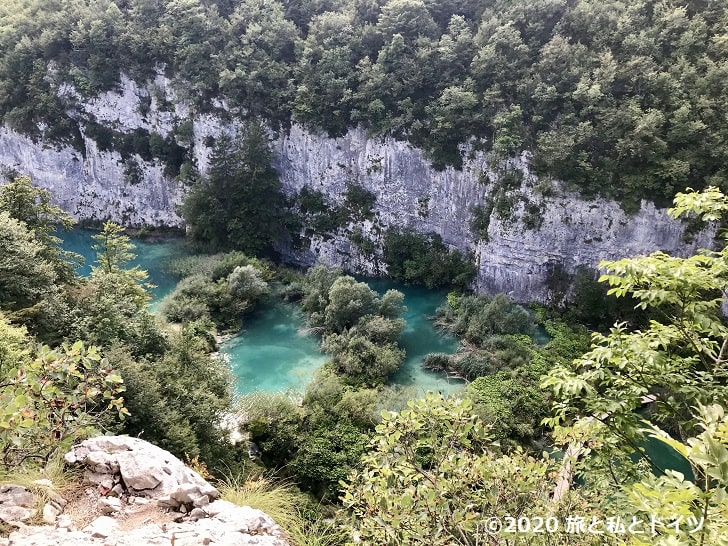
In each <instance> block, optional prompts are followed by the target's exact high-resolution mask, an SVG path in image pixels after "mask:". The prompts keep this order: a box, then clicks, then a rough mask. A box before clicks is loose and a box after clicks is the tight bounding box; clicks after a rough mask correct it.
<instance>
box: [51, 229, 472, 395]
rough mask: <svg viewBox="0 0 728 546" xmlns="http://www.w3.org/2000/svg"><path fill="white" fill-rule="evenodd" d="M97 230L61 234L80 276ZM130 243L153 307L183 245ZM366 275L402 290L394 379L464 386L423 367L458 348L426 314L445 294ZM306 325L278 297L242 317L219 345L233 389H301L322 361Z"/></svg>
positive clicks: (92, 255) (168, 285) (375, 283)
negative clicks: (400, 355) (79, 261)
mask: <svg viewBox="0 0 728 546" xmlns="http://www.w3.org/2000/svg"><path fill="white" fill-rule="evenodd" d="M95 234H96V232H94V231H90V230H86V229H74V230H71V231H68V232H61V233H59V237H61V238H62V239H63V240H64V243H63V247H64V248H65V249H66V250H70V251H72V252H76V253H78V254H80V255H82V256H83V257H84V258H85V260H86V263H85V265H84V266H83V268H81V269H80V270H79V273H80V274H81V275H85V276H87V275H90V274H91V265H92V264H93V263H94V261H95V260H96V252H95V251H94V250H93V248H92V245H93V239H92V237H93V235H95ZM133 242H134V244H135V245H136V250H135V252H136V254H137V259H136V260H135V261H134V262H133V264H132V265H139V267H141V268H142V269H144V270H146V271H147V273H148V274H149V282H150V283H151V284H153V285H155V288H154V289H153V290H152V296H153V300H152V309H154V307H155V305H156V304H158V303H159V301H160V300H161V299H162V298H163V297H164V296H166V295H167V294H169V293H170V292H171V291H172V290H173V289H174V287H175V285H176V283H177V279H176V278H175V277H174V276H173V275H171V274H170V273H169V272H168V271H167V269H166V266H167V264H168V263H169V262H170V261H171V260H173V259H175V258H178V257H180V256H183V255H184V252H185V246H184V244H183V243H182V241H181V240H180V239H170V240H163V241H153V242H148V241H139V240H134V241H133ZM364 280H366V282H368V283H369V285H370V286H371V287H372V288H373V289H374V290H377V291H378V292H380V293H384V292H385V291H386V290H388V289H390V288H394V289H397V290H400V291H401V292H403V293H404V295H405V300H404V303H405V305H406V306H407V312H406V313H405V315H404V318H405V320H406V321H407V328H406V330H405V331H404V333H403V334H402V346H403V347H404V348H405V350H406V351H407V359H406V361H405V363H404V365H403V366H402V368H401V370H400V371H399V372H398V373H397V374H396V375H395V376H394V377H393V378H392V382H394V383H396V384H399V385H403V386H407V387H411V388H412V391H413V395H415V393H419V394H422V393H424V392H426V391H428V390H433V391H440V392H442V393H443V394H449V393H452V392H455V391H457V390H459V389H460V388H462V386H463V384H464V383H463V382H461V381H456V380H449V381H448V379H447V378H446V376H445V375H444V374H440V373H432V372H428V371H426V370H423V369H422V367H421V363H422V359H423V358H424V356H425V355H426V354H428V353H434V352H442V353H453V352H455V351H456V350H457V347H458V342H457V340H456V339H455V338H454V337H452V336H449V335H446V334H444V333H442V332H439V331H437V330H436V329H435V328H434V327H433V325H432V323H431V322H430V321H429V320H428V318H427V317H428V316H430V315H432V314H433V313H434V312H435V309H436V308H437V307H438V306H439V305H441V304H442V302H443V301H444V300H445V293H444V292H437V291H432V290H427V289H424V288H418V287H411V286H403V285H401V284H398V283H394V282H391V281H385V280H379V279H364ZM305 327H306V323H305V319H304V317H303V316H302V315H301V312H300V311H299V310H298V308H297V306H295V305H291V304H286V303H282V302H277V303H274V304H272V305H270V306H268V307H266V308H265V309H262V310H261V311H259V312H257V313H255V314H254V315H252V316H249V317H246V319H245V322H244V324H243V329H242V331H241V332H240V333H239V334H238V335H236V336H235V337H233V338H232V339H230V340H229V341H227V342H225V343H224V344H223V346H222V347H221V352H222V353H223V354H225V355H226V356H227V358H228V360H229V364H230V367H231V369H232V371H233V374H234V375H235V377H236V379H237V392H239V393H240V394H246V393H250V392H253V391H256V390H258V391H267V392H274V391H284V390H289V389H290V390H296V391H302V390H303V389H304V388H305V387H306V385H307V384H308V382H309V381H310V380H311V378H312V376H313V374H314V372H315V371H316V369H317V368H319V367H320V366H321V365H322V364H323V363H324V362H325V360H326V356H325V355H323V354H322V353H321V352H320V351H319V349H318V343H319V340H318V338H317V337H316V336H312V335H306V333H305V332H304V329H305Z"/></svg>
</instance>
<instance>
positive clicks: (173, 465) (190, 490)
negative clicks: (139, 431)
mask: <svg viewBox="0 0 728 546" xmlns="http://www.w3.org/2000/svg"><path fill="white" fill-rule="evenodd" d="M65 459H66V462H68V463H69V464H81V465H83V466H85V467H86V468H87V473H88V474H87V479H88V481H90V482H91V483H96V484H99V483H101V485H102V486H104V487H106V484H108V483H112V484H118V483H121V484H123V486H124V488H125V489H126V491H127V492H128V494H130V495H134V496H146V497H153V498H162V499H164V502H166V503H167V504H168V505H169V506H171V507H174V508H176V507H179V506H180V505H181V504H187V503H189V504H193V505H195V506H197V504H195V503H200V505H201V506H202V505H204V504H207V503H209V501H210V500H211V499H216V498H218V497H219V496H220V493H219V492H218V491H217V489H215V488H214V487H212V486H211V485H210V484H209V483H207V482H206V481H205V480H204V479H202V477H200V475H199V474H197V472H195V471H194V470H192V469H190V468H188V467H186V466H185V465H184V464H183V463H182V461H180V460H179V459H178V458H177V457H175V456H174V455H172V454H171V453H169V452H167V451H164V450H163V449H161V448H158V447H157V446H154V445H152V444H150V443H148V442H145V441H144V440H141V439H139V438H130V437H127V436H99V437H97V438H91V439H89V440H85V441H83V442H81V443H80V444H78V445H76V446H74V447H73V449H72V450H71V451H69V452H68V453H67V454H66V455H65ZM100 476H106V477H107V478H106V479H101V478H100ZM110 489H112V487H106V490H110ZM178 499H179V500H178Z"/></svg>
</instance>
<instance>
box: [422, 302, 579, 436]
mask: <svg viewBox="0 0 728 546" xmlns="http://www.w3.org/2000/svg"><path fill="white" fill-rule="evenodd" d="M436 318H437V321H438V323H439V324H440V325H441V326H443V327H445V328H447V329H448V330H449V331H451V332H452V333H453V334H455V335H456V336H458V337H459V338H460V339H461V342H462V344H461V348H460V350H459V351H458V352H457V353H456V354H454V355H446V354H439V353H436V354H430V355H427V357H425V360H424V362H423V365H424V366H425V367H426V368H429V369H432V370H444V371H447V372H449V373H455V374H457V375H459V376H461V377H464V378H465V379H468V380H469V381H470V383H469V384H468V386H467V387H466V394H467V396H468V397H470V399H471V400H472V401H473V403H474V406H473V407H474V411H475V413H477V414H478V415H479V416H480V418H481V419H482V420H483V422H485V423H487V424H488V425H489V426H490V427H491V428H490V434H491V435H492V437H493V438H494V439H497V440H498V441H500V442H501V445H502V446H503V447H504V448H505V447H513V446H516V445H521V446H526V447H531V446H532V443H533V442H534V441H536V440H538V439H539V438H540V437H541V436H543V434H544V433H545V432H546V431H545V429H544V427H543V425H542V423H541V421H542V420H543V419H544V418H545V417H547V416H548V407H549V397H548V396H547V393H546V392H544V391H543V389H542V388H541V387H540V379H541V376H542V375H543V374H545V373H547V372H548V371H549V370H551V368H552V367H553V366H555V365H557V364H563V363H566V362H570V361H572V360H573V359H574V358H577V357H578V356H580V355H581V354H583V353H584V351H586V350H587V349H588V341H589V338H588V335H587V334H586V331H585V330H584V329H581V328H575V327H570V326H568V325H566V324H565V323H554V322H552V321H546V322H545V324H544V325H543V326H544V328H545V330H546V333H547V334H548V336H549V337H550V340H549V341H548V342H547V343H546V344H545V345H538V344H537V343H535V342H534V341H533V339H532V338H531V337H530V336H529V335H528V334H531V335H532V334H533V333H534V332H535V329H536V325H535V324H534V319H533V318H532V316H531V313H530V312H529V311H528V310H527V309H525V308H523V307H522V306H520V305H517V304H516V303H514V302H513V301H512V300H511V299H510V298H509V297H508V296H506V295H505V294H498V295H496V296H495V297H493V298H489V297H486V296H483V295H458V294H455V293H450V294H449V295H448V298H447V303H446V304H445V305H443V306H442V307H440V308H439V309H438V310H437V317H436Z"/></svg>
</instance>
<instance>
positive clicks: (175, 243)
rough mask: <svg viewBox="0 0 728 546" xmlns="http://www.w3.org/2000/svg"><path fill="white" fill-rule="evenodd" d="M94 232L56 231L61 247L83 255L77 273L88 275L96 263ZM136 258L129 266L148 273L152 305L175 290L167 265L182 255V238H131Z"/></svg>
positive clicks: (174, 280)
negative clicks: (136, 266)
mask: <svg viewBox="0 0 728 546" xmlns="http://www.w3.org/2000/svg"><path fill="white" fill-rule="evenodd" d="M97 234H98V232H97V231H92V230H88V229H72V230H70V231H59V232H58V233H57V235H58V237H60V238H61V239H63V248H64V249H65V250H68V251H71V252H75V253H76V254H80V255H81V256H83V257H84V260H85V263H84V265H83V267H81V268H80V269H79V271H78V273H79V275H83V276H84V277H87V276H89V275H91V266H92V265H93V264H94V263H95V262H96V251H95V250H94V249H93V248H92V245H93V244H94V241H93V239H92V237H93V236H94V235H97ZM132 242H133V243H134V246H135V247H136V249H135V250H134V252H135V253H136V255H137V258H136V259H135V260H134V261H133V262H132V264H131V265H132V266H135V265H138V266H139V267H140V268H141V269H144V270H145V271H146V272H147V273H148V274H149V282H150V283H151V284H152V285H154V288H153V289H152V290H151V292H152V298H153V300H152V308H154V305H155V304H156V303H159V301H160V300H161V299H162V298H163V297H164V296H166V295H167V294H169V293H170V292H171V291H172V290H174V287H175V285H176V284H177V280H178V279H177V278H176V277H175V276H174V275H171V274H170V273H169V272H168V271H167V264H168V263H169V262H170V261H171V260H174V259H176V258H179V257H181V256H183V255H184V254H185V245H184V244H183V242H182V240H181V239H163V240H158V241H156V240H155V241H140V240H138V239H134V240H133V241H132Z"/></svg>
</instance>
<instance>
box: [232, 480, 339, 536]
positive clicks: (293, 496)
mask: <svg viewBox="0 0 728 546" xmlns="http://www.w3.org/2000/svg"><path fill="white" fill-rule="evenodd" d="M220 491H221V493H222V498H223V499H224V500H227V501H230V502H232V503H234V504H237V505H239V506H250V507H251V508H257V509H258V510H262V511H263V512H265V513H266V514H268V515H269V516H270V517H271V518H273V520H274V521H275V522H276V523H277V524H278V525H280V526H281V528H283V530H284V531H286V533H288V536H289V540H290V542H291V544H293V545H294V546H337V545H339V544H342V543H343V541H342V540H341V536H340V535H339V533H338V532H337V529H336V526H335V524H334V523H333V522H330V521H325V520H323V519H322V518H320V517H316V518H312V517H311V515H312V514H311V512H312V510H310V508H308V507H307V505H308V504H309V500H308V498H307V497H306V496H305V495H304V494H303V493H301V492H300V491H299V490H298V489H297V488H296V487H295V486H294V485H293V484H291V483H288V482H283V481H274V480H271V479H269V478H265V477H257V478H253V479H250V478H249V479H247V480H245V481H243V480H242V478H228V480H227V481H226V482H225V483H224V484H223V485H221V486H220Z"/></svg>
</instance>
